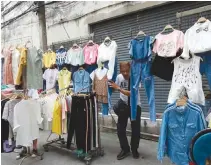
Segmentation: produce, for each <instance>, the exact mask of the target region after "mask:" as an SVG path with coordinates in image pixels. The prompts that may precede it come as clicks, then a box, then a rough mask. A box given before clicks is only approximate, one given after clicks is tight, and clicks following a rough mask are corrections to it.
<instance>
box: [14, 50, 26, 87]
mask: <svg viewBox="0 0 211 165" xmlns="http://www.w3.org/2000/svg"><path fill="white" fill-rule="evenodd" d="M18 50H19V52H20V62H19V66H18V74H17V77H16V80H15V85H20V84H21V76H22V73H23V67H24V66H26V63H27V49H26V48H19V49H18Z"/></svg>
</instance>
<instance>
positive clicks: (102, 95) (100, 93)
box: [94, 74, 108, 103]
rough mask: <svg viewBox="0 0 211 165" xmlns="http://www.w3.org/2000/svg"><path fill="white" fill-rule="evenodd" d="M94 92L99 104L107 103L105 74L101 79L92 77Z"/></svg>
mask: <svg viewBox="0 0 211 165" xmlns="http://www.w3.org/2000/svg"><path fill="white" fill-rule="evenodd" d="M94 91H95V92H96V95H97V101H98V102H101V103H108V84H107V74H106V75H105V76H104V77H103V78H102V79H98V77H97V76H96V74H95V76H94Z"/></svg>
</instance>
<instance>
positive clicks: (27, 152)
mask: <svg viewBox="0 0 211 165" xmlns="http://www.w3.org/2000/svg"><path fill="white" fill-rule="evenodd" d="M26 92H27V90H13V91H12V93H24V94H26ZM10 98H11V97H7V98H5V99H3V100H6V99H10ZM3 100H1V101H3ZM22 147H23V150H24V149H25V150H26V154H25V155H24V157H20V158H18V159H17V160H19V159H21V162H20V163H19V165H22V163H23V161H24V160H25V159H27V158H29V157H31V156H32V154H31V152H30V147H24V146H22ZM21 152H22V151H21ZM43 156H44V153H37V154H36V158H37V157H40V160H43Z"/></svg>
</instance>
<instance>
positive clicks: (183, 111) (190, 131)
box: [157, 105, 205, 165]
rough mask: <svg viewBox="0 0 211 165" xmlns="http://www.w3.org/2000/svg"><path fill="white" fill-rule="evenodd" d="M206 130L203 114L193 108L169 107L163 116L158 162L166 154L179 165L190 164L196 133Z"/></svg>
mask: <svg viewBox="0 0 211 165" xmlns="http://www.w3.org/2000/svg"><path fill="white" fill-rule="evenodd" d="M203 129H205V126H204V123H203V121H202V117H201V114H200V113H199V112H198V111H196V110H193V109H192V108H190V107H188V106H186V107H177V106H176V105H174V106H172V107H169V108H168V109H167V110H166V111H165V112H164V114H163V119H162V125H161V131H160V137H159V144H158V153H157V158H158V160H162V159H163V157H164V156H165V154H167V156H168V157H169V158H170V159H171V161H172V162H173V163H175V164H177V165H188V164H189V147H190V144H191V140H192V138H193V137H194V136H195V134H196V133H198V132H199V131H201V130H203Z"/></svg>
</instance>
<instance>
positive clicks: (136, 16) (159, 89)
mask: <svg viewBox="0 0 211 165" xmlns="http://www.w3.org/2000/svg"><path fill="white" fill-rule="evenodd" d="M207 5H211V2H199V1H198V2H191V3H189V2H173V3H168V4H165V5H162V6H159V7H156V8H151V9H147V10H144V11H140V12H137V13H133V14H130V15H125V16H122V17H119V18H115V19H112V20H106V21H103V22H99V23H96V24H93V25H91V33H94V40H95V42H97V43H102V41H103V40H104V38H105V37H106V36H107V35H109V36H112V38H113V40H115V41H116V42H117V45H118V50H117V56H118V61H129V60H130V56H129V54H128V43H129V41H130V40H131V38H133V37H134V36H136V35H137V33H138V31H139V30H142V31H144V32H145V33H146V34H147V35H151V36H155V35H156V34H158V33H159V32H161V31H162V30H163V28H164V27H165V26H166V25H167V24H171V25H172V26H173V27H174V28H175V29H180V30H182V31H183V32H184V33H185V31H186V30H187V29H188V28H190V27H191V26H192V25H193V24H194V23H195V22H196V21H197V20H198V19H199V17H201V16H203V17H206V18H211V10H209V11H205V12H198V11H193V12H192V11H190V10H192V9H198V8H199V11H200V10H202V11H204V10H203V9H200V8H201V7H204V6H207ZM185 11H189V12H192V13H194V12H197V13H196V14H191V13H190V14H191V15H188V16H185V17H181V18H180V20H179V19H178V18H177V17H176V16H177V13H180V12H185ZM142 86H143V85H142ZM170 86H171V82H167V81H165V80H162V79H160V78H158V77H155V99H156V112H160V113H162V112H163V111H164V109H165V106H166V101H167V98H168V94H169V90H170ZM203 87H204V90H205V92H206V91H207V90H208V87H207V80H206V78H205V77H203ZM140 93H141V102H142V109H143V111H145V112H148V109H149V106H148V102H147V97H146V94H145V90H144V87H142V89H141V92H140ZM112 97H113V98H112V103H115V102H116V100H117V99H118V97H119V95H118V93H115V94H113V96H112Z"/></svg>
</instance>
